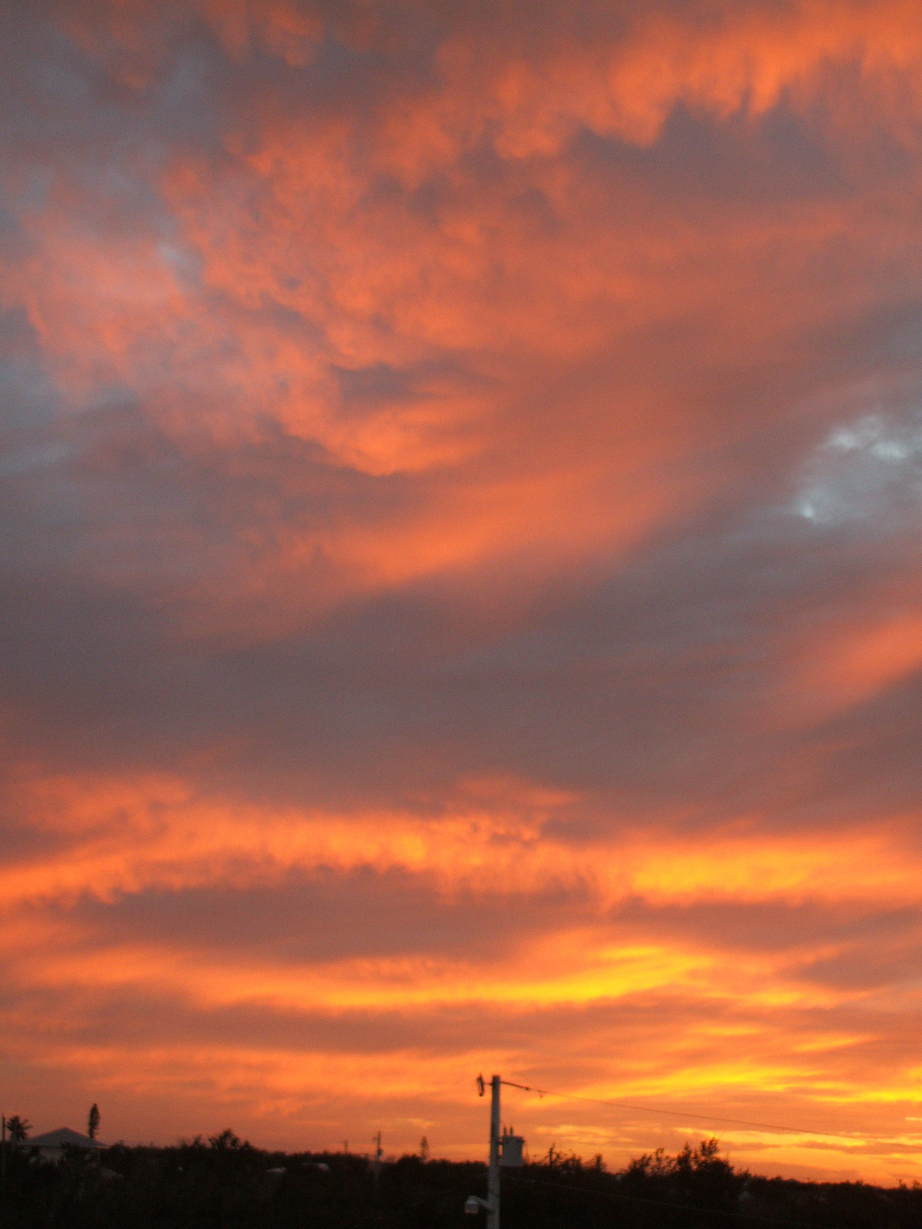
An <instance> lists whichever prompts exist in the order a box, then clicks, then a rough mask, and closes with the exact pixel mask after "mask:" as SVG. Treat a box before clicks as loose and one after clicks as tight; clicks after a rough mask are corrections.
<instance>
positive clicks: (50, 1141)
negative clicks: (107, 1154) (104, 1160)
mask: <svg viewBox="0 0 922 1229" xmlns="http://www.w3.org/2000/svg"><path fill="white" fill-rule="evenodd" d="M65 1145H69V1146H70V1147H72V1148H105V1144H101V1143H100V1142H99V1140H98V1139H90V1137H89V1135H83V1134H81V1132H80V1131H72V1130H71V1128H70V1127H57V1128H56V1129H55V1130H54V1131H46V1132H45V1133H44V1135H33V1136H32V1137H31V1138H30V1139H27V1140H26V1146H27V1147H29V1148H63V1147H65Z"/></svg>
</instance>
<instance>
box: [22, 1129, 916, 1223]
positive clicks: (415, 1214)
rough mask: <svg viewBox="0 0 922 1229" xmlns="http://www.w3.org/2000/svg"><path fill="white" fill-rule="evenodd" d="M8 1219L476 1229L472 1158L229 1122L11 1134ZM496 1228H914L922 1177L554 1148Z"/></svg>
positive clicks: (506, 1185)
mask: <svg viewBox="0 0 922 1229" xmlns="http://www.w3.org/2000/svg"><path fill="white" fill-rule="evenodd" d="M3 1159H4V1173H3V1184H2V1190H0V1225H2V1226H3V1229H58V1227H60V1229H366V1227H367V1229H462V1227H463V1229H478V1227H479V1229H483V1214H482V1213H480V1214H479V1218H478V1217H476V1216H471V1215H466V1214H465V1212H464V1200H465V1198H466V1197H467V1196H468V1195H472V1194H475V1195H483V1194H484V1193H485V1185H486V1169H485V1166H484V1165H482V1164H478V1163H475V1162H466V1163H458V1162H452V1161H440V1160H424V1159H423V1158H422V1157H420V1156H403V1157H401V1158H400V1159H399V1160H397V1161H394V1162H391V1163H389V1164H384V1165H382V1166H381V1167H380V1171H379V1172H378V1173H376V1172H375V1168H374V1166H373V1165H372V1164H371V1163H370V1162H369V1161H368V1160H367V1159H366V1158H364V1157H360V1156H355V1155H352V1154H349V1153H344V1152H340V1153H327V1152H323V1153H316V1152H303V1153H295V1154H287V1153H281V1152H265V1151H262V1150H260V1149H258V1148H254V1147H253V1146H252V1145H250V1144H249V1143H246V1142H243V1141H241V1140H240V1139H239V1138H238V1137H237V1136H236V1135H235V1134H234V1133H233V1131H230V1130H226V1131H223V1132H221V1133H220V1134H218V1135H214V1136H211V1137H210V1138H209V1139H208V1140H207V1141H206V1140H203V1139H201V1138H196V1139H195V1140H193V1141H191V1142H188V1143H181V1144H178V1145H176V1146H175V1147H169V1148H155V1147H127V1146H125V1145H115V1146H114V1147H110V1148H107V1149H106V1150H105V1151H104V1152H102V1153H101V1154H100V1155H96V1154H92V1153H88V1152H86V1151H82V1150H80V1149H71V1150H69V1151H68V1152H67V1154H66V1155H65V1157H64V1159H63V1160H62V1161H61V1162H60V1163H56V1164H55V1163H50V1162H46V1161H42V1160H41V1159H40V1157H39V1156H38V1155H37V1154H34V1153H31V1152H30V1149H29V1147H28V1144H27V1143H26V1144H25V1145H19V1146H11V1145H9V1144H8V1145H7V1146H6V1155H5V1157H4V1158H3ZM502 1225H503V1229H718V1227H720V1226H733V1225H738V1226H740V1227H741V1229H743V1227H745V1226H752V1227H753V1229H756V1227H757V1226H766V1225H769V1226H770V1225H776V1226H784V1225H792V1226H808V1227H809V1229H826V1227H827V1226H828V1227H829V1229H833V1227H835V1229H918V1226H919V1225H922V1188H920V1187H919V1186H917V1185H914V1186H913V1187H906V1186H900V1187H896V1188H890V1189H882V1188H879V1187H874V1186H870V1185H867V1184H864V1183H860V1182H841V1183H825V1182H823V1183H820V1182H798V1181H794V1180H792V1179H784V1178H763V1177H758V1176H754V1175H752V1174H750V1173H748V1172H747V1171H745V1170H739V1169H735V1168H734V1167H733V1166H732V1165H731V1164H730V1163H729V1162H728V1161H727V1160H726V1159H725V1158H724V1157H722V1156H721V1154H720V1148H719V1145H718V1143H717V1141H716V1140H705V1141H702V1142H701V1143H700V1144H699V1145H698V1146H697V1147H691V1146H688V1145H687V1146H686V1147H685V1148H684V1149H683V1150H682V1151H681V1152H679V1153H678V1154H677V1155H675V1156H670V1155H667V1154H666V1153H664V1152H663V1151H662V1150H659V1151H657V1152H654V1153H650V1154H648V1155H645V1156H641V1157H638V1158H637V1159H635V1160H634V1161H632V1162H631V1163H630V1164H629V1165H628V1166H627V1168H626V1169H624V1170H622V1171H620V1172H618V1173H610V1172H608V1170H607V1169H606V1168H605V1165H604V1163H603V1161H602V1158H601V1157H595V1158H594V1159H593V1160H590V1161H585V1160H583V1159H581V1158H580V1157H578V1156H575V1155H570V1156H565V1155H560V1154H557V1153H555V1152H554V1151H553V1150H551V1151H550V1152H549V1154H548V1155H547V1156H546V1157H545V1158H544V1159H543V1160H542V1161H540V1162H537V1163H530V1164H527V1165H525V1166H524V1167H523V1168H522V1169H517V1170H511V1169H510V1170H504V1171H503V1178H502Z"/></svg>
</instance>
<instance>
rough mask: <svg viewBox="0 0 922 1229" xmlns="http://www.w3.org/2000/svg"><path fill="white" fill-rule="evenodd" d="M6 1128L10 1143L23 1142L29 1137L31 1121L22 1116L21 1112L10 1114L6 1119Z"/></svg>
mask: <svg viewBox="0 0 922 1229" xmlns="http://www.w3.org/2000/svg"><path fill="white" fill-rule="evenodd" d="M6 1130H7V1134H8V1135H9V1137H10V1142H11V1143H14V1144H24V1143H25V1142H26V1140H27V1139H28V1138H29V1132H30V1131H31V1130H32V1123H31V1122H30V1121H29V1119H28V1118H23V1117H22V1115H21V1114H11V1115H10V1117H9V1118H7V1120H6Z"/></svg>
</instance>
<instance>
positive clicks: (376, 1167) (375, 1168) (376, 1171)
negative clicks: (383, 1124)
mask: <svg viewBox="0 0 922 1229" xmlns="http://www.w3.org/2000/svg"><path fill="white" fill-rule="evenodd" d="M371 1142H372V1143H373V1144H374V1146H375V1159H374V1162H373V1163H372V1167H371V1172H372V1174H373V1175H374V1184H375V1193H377V1190H378V1177H379V1175H380V1173H381V1157H382V1156H383V1155H384V1152H383V1150H382V1148H381V1132H380V1131H379V1132H378V1134H377V1135H376V1136H375V1137H374V1139H373V1140H372V1141H371Z"/></svg>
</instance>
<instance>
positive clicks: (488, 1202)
mask: <svg viewBox="0 0 922 1229" xmlns="http://www.w3.org/2000/svg"><path fill="white" fill-rule="evenodd" d="M503 1084H508V1085H510V1087H512V1088H524V1089H525V1091H526V1092H530V1091H531V1090H530V1089H529V1088H528V1087H527V1085H525V1084H513V1083H512V1081H511V1080H503V1079H501V1078H500V1077H499V1076H498V1075H494V1076H493V1078H492V1079H491V1080H490V1151H489V1153H488V1155H489V1165H488V1166H487V1197H486V1199H481V1197H480V1196H479V1195H468V1197H467V1199H465V1201H464V1210H465V1212H468V1213H469V1214H470V1215H471V1216H476V1214H477V1213H478V1212H486V1214H487V1224H486V1229H499V1168H500V1166H501V1165H509V1166H519V1165H521V1164H522V1147H523V1145H524V1143H525V1141H524V1139H522V1137H521V1135H515V1134H514V1133H513V1131H512V1129H511V1128H510V1129H509V1130H508V1131H502V1132H501V1129H500V1111H499V1090H500V1088H501V1086H502V1085H503ZM477 1090H478V1092H479V1093H480V1096H481V1097H482V1096H483V1095H484V1094H485V1093H486V1090H487V1084H486V1080H485V1079H484V1078H483V1076H482V1075H478V1077H477Z"/></svg>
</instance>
